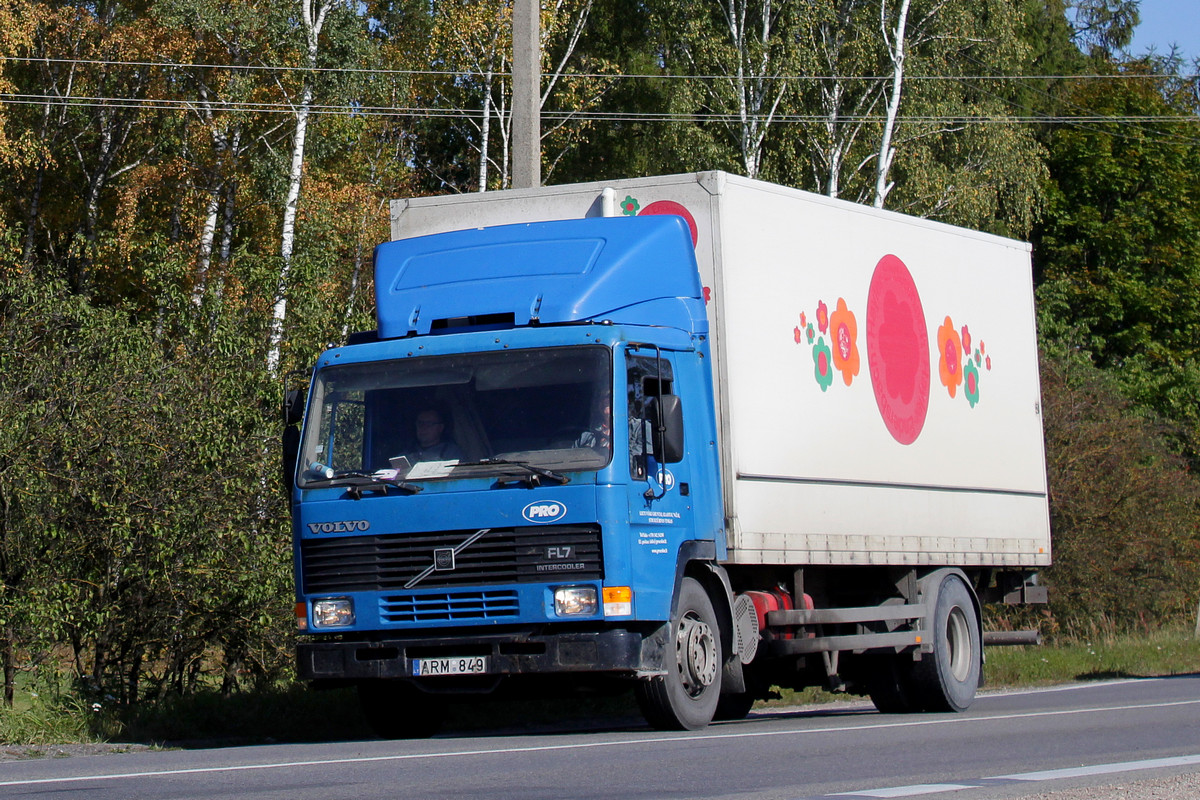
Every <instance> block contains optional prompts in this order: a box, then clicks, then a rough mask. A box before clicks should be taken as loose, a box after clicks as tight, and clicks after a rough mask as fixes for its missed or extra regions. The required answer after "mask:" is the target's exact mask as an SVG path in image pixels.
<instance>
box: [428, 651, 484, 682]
mask: <svg viewBox="0 0 1200 800" xmlns="http://www.w3.org/2000/svg"><path fill="white" fill-rule="evenodd" d="M487 671H488V657H487V656H460V657H455V658H414V659H413V660H412V674H413V677H414V678H415V677H422V678H425V677H428V676H430V675H480V674H483V673H486V672H487Z"/></svg>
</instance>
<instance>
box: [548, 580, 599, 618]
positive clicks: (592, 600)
mask: <svg viewBox="0 0 1200 800" xmlns="http://www.w3.org/2000/svg"><path fill="white" fill-rule="evenodd" d="M554 613H555V614H558V615H559V616H560V617H587V616H591V615H592V614H595V613H596V587H595V586H563V587H561V588H559V589H555V590H554Z"/></svg>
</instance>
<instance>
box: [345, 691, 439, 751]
mask: <svg viewBox="0 0 1200 800" xmlns="http://www.w3.org/2000/svg"><path fill="white" fill-rule="evenodd" d="M358 701H359V704H360V705H361V706H362V711H363V716H365V717H366V718H367V723H368V724H369V725H370V726H371V730H373V731H374V732H375V735H376V736H378V737H379V738H381V739H425V738H428V737H430V736H432V735H433V734H435V733H437V732H438V730H439V729H440V728H441V727H442V717H443V714H444V709H443V708H442V704H441V703H439V702H438V701H437V699H436V698H434V697H432V696H430V695H428V694H425V693H424V692H422V691H420V690H419V689H417V688H415V687H413V686H411V685H409V684H407V683H403V682H400V681H371V682H368V683H360V684H359V685H358Z"/></svg>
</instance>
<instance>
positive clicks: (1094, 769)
mask: <svg viewBox="0 0 1200 800" xmlns="http://www.w3.org/2000/svg"><path fill="white" fill-rule="evenodd" d="M1198 764H1200V755H1194V756H1175V757H1174V758H1149V759H1145V760H1143V761H1119V762H1116V763H1112V764H1095V765H1092V766H1088V767H1068V768H1066V769H1047V770H1042V771H1040V772H1021V773H1018V774H1016V775H995V776H993V777H990V778H980V779H979V780H978V781H975V782H973V783H962V784H955V783H927V784H917V785H914V786H888V787H884V788H880V789H860V790H856V791H853V792H839V793H838V794H831V795H827V796H828V797H917V796H920V795H923V794H935V793H938V792H955V791H959V790H962V789H980V788H983V787H985V786H988V785H991V784H994V783H998V782H1004V783H1011V782H1013V781H1028V782H1036V781H1056V780H1063V779H1066V778H1083V777H1088V776H1094V775H1114V774H1117V773H1121V772H1134V771H1137V770H1145V769H1166V768H1168V767H1190V766H1195V765H1198Z"/></svg>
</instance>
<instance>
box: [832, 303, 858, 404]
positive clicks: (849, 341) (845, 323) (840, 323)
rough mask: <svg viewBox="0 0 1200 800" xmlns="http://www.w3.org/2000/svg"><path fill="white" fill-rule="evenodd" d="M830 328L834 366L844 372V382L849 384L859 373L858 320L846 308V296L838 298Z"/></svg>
mask: <svg viewBox="0 0 1200 800" xmlns="http://www.w3.org/2000/svg"><path fill="white" fill-rule="evenodd" d="M829 328H830V331H829V338H830V339H832V342H831V344H832V345H833V366H834V367H835V368H836V369H837V370H839V371H840V372H841V373H842V382H844V383H845V384H846V385H847V386H849V385H850V382H851V381H852V380H854V376H855V375H857V374H858V364H859V358H858V322H857V321H856V320H855V319H854V314H853V313H852V312H851V311H850V309H848V308H846V300H845V298H841V297H839V298H838V301H837V308H836V309H835V310H834V312H833V315H832V316H831V317H830V318H829Z"/></svg>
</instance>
